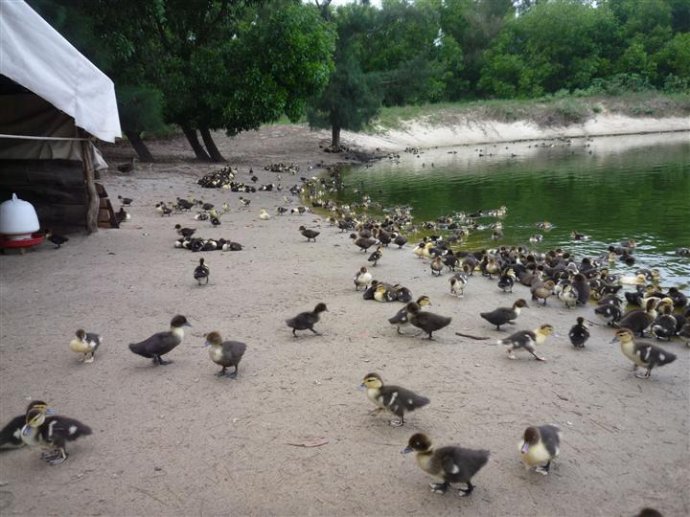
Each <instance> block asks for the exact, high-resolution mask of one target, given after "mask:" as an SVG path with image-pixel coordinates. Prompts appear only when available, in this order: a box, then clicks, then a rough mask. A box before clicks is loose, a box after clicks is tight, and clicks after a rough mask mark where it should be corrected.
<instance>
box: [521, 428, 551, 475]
mask: <svg viewBox="0 0 690 517" xmlns="http://www.w3.org/2000/svg"><path fill="white" fill-rule="evenodd" d="M560 443H561V430H560V428H558V426H555V425H550V424H547V425H540V426H530V427H528V428H527V429H525V432H524V434H523V436H522V441H520V443H519V444H518V447H519V449H520V458H521V459H522V462H523V463H524V464H525V468H527V469H531V468H534V469H535V470H536V472H539V473H540V474H543V475H544V476H546V475H547V474H548V473H549V468H550V467H551V462H552V461H553V460H554V459H555V458H556V457H557V456H558V453H559V452H560Z"/></svg>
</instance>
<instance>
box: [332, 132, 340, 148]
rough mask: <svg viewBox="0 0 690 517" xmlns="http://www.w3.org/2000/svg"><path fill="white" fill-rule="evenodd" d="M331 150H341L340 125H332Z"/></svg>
mask: <svg viewBox="0 0 690 517" xmlns="http://www.w3.org/2000/svg"><path fill="white" fill-rule="evenodd" d="M331 151H333V152H334V153H339V152H340V128H339V127H338V126H331Z"/></svg>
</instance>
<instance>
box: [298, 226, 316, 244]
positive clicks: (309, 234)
mask: <svg viewBox="0 0 690 517" xmlns="http://www.w3.org/2000/svg"><path fill="white" fill-rule="evenodd" d="M299 231H300V233H301V234H302V236H303V237H306V238H307V242H309V241H314V242H316V238H317V237H318V236H319V234H320V233H321V232H317V231H316V230H311V229H309V228H305V227H304V226H300V227H299Z"/></svg>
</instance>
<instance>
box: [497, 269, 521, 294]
mask: <svg viewBox="0 0 690 517" xmlns="http://www.w3.org/2000/svg"><path fill="white" fill-rule="evenodd" d="M516 279H517V276H516V275H515V271H514V270H513V268H508V269H505V270H504V271H503V273H501V276H500V277H499V278H498V288H499V289H501V290H502V291H503V292H504V293H512V292H513V286H514V285H515V280H516Z"/></svg>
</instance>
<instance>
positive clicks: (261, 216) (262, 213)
mask: <svg viewBox="0 0 690 517" xmlns="http://www.w3.org/2000/svg"><path fill="white" fill-rule="evenodd" d="M270 218H271V216H270V214H269V213H268V212H267V211H266V209H265V208H262V209H261V211H260V212H259V219H261V220H262V221H268V220H269V219H270Z"/></svg>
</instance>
